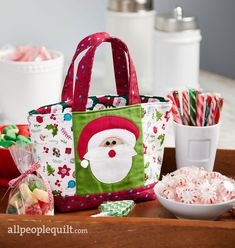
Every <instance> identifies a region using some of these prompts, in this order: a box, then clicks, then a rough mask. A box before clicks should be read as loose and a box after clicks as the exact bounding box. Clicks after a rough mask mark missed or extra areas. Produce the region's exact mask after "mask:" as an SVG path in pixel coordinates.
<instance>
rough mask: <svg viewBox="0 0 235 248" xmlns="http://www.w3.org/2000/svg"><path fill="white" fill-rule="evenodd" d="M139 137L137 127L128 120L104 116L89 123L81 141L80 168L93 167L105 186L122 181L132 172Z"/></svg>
mask: <svg viewBox="0 0 235 248" xmlns="http://www.w3.org/2000/svg"><path fill="white" fill-rule="evenodd" d="M138 137H139V129H138V127H137V126H136V125H135V124H134V123H133V122H132V121H130V120H129V119H127V118H123V117H118V116H104V117H100V118H97V119H95V120H93V121H91V122H89V123H88V124H87V125H86V126H85V127H84V129H83V130H82V132H81V135H80V137H79V141H78V147H77V151H78V155H79V157H80V160H81V166H82V167H83V168H87V167H88V166H90V169H91V172H92V174H93V175H94V177H96V179H97V180H98V181H100V182H102V183H107V184H112V183H117V182H120V181H121V180H123V179H124V178H125V177H126V176H127V175H128V173H129V172H130V170H131V167H132V157H134V156H136V155H137V153H136V151H135V150H134V147H135V144H136V141H137V140H138Z"/></svg>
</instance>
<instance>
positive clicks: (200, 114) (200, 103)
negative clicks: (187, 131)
mask: <svg viewBox="0 0 235 248" xmlns="http://www.w3.org/2000/svg"><path fill="white" fill-rule="evenodd" d="M204 101H205V95H204V94H200V93H199V94H197V112H196V125H197V126H203V124H204V116H205V104H204Z"/></svg>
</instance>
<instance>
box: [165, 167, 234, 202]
mask: <svg viewBox="0 0 235 248" xmlns="http://www.w3.org/2000/svg"><path fill="white" fill-rule="evenodd" d="M161 183H162V184H163V187H162V190H161V195H162V197H164V198H166V199H170V200H173V201H177V202H182V203H186V204H215V203H222V202H227V201H230V200H233V199H235V181H234V180H232V179H230V178H228V177H226V176H223V175H222V174H220V173H219V172H214V171H213V172H207V171H205V170H204V169H203V168H198V167H183V168H180V169H178V170H176V171H174V172H172V173H170V174H167V175H166V176H164V177H163V179H162V181H161Z"/></svg>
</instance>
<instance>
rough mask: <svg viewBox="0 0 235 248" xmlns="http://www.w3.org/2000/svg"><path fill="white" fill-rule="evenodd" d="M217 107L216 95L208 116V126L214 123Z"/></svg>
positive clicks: (212, 100)
mask: <svg viewBox="0 0 235 248" xmlns="http://www.w3.org/2000/svg"><path fill="white" fill-rule="evenodd" d="M215 108H216V100H215V98H214V97H212V99H211V106H210V112H209V116H208V121H207V124H206V125H207V126H211V125H213V122H214V117H215Z"/></svg>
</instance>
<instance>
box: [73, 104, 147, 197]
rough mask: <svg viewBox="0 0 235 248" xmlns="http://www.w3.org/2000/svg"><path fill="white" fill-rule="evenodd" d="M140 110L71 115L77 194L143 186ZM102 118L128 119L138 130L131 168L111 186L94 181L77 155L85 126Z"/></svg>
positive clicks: (129, 108)
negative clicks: (135, 153)
mask: <svg viewBox="0 0 235 248" xmlns="http://www.w3.org/2000/svg"><path fill="white" fill-rule="evenodd" d="M142 111H143V110H142V108H141V106H140V105H139V104H138V105H134V106H127V107H122V108H117V109H105V110H99V111H90V112H74V113H73V134H74V147H75V163H76V181H77V186H76V187H77V188H76V191H77V194H78V195H84V194H97V193H102V192H113V191H120V190H126V189H131V188H136V187H139V186H144V153H143V138H142V137H143V135H142V124H141V118H142V114H143V112H142ZM102 116H120V117H124V118H127V119H129V120H130V121H132V122H133V123H135V125H136V126H137V127H138V129H139V138H138V140H137V141H136V145H135V147H134V149H135V151H136V152H137V155H136V156H134V157H132V167H131V170H130V171H129V173H128V175H127V176H126V177H125V178H124V179H123V180H122V181H120V182H117V183H113V184H105V183H102V182H100V181H98V180H97V179H96V177H95V176H94V175H93V174H92V172H91V170H90V166H88V167H87V168H83V167H81V165H80V162H81V161H80V158H79V156H78V153H77V144H78V140H79V137H80V134H81V132H82V130H83V128H84V126H85V125H87V124H88V123H89V122H90V121H92V120H94V119H96V118H98V117H102Z"/></svg>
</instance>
